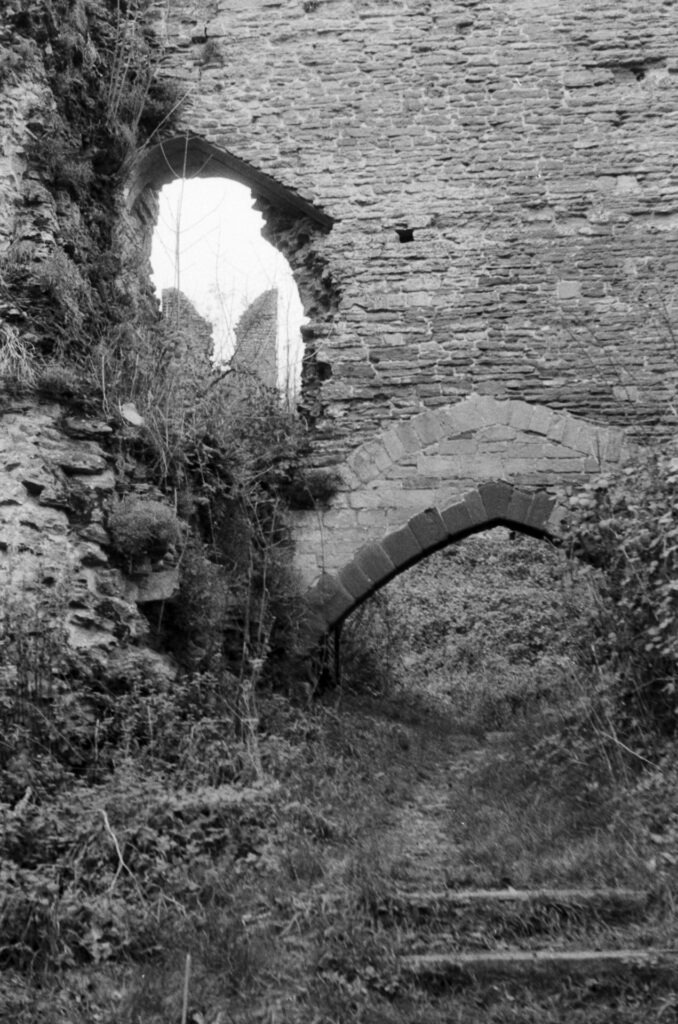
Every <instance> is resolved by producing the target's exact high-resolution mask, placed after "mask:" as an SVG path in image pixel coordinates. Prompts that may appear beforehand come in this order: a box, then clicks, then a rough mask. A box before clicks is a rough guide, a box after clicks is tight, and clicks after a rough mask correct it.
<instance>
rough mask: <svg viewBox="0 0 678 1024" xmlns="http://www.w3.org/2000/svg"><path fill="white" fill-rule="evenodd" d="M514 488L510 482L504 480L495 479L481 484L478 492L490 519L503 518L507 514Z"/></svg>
mask: <svg viewBox="0 0 678 1024" xmlns="http://www.w3.org/2000/svg"><path fill="white" fill-rule="evenodd" d="M513 490H514V489H513V487H511V485H510V484H507V483H504V482H503V481H494V480H493V481H490V482H489V483H484V484H481V485H480V487H479V488H478V494H479V495H480V497H481V500H482V503H483V505H484V506H485V511H486V513H487V518H488V519H502V518H504V517H505V516H506V513H507V511H508V507H509V504H510V502H511V498H512V497H513Z"/></svg>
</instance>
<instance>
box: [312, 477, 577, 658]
mask: <svg viewBox="0 0 678 1024" xmlns="http://www.w3.org/2000/svg"><path fill="white" fill-rule="evenodd" d="M558 521H559V511H558V508H557V505H556V499H555V497H553V496H552V495H550V494H548V493H547V492H545V491H532V492H529V491H522V490H519V489H518V488H516V487H514V486H513V485H511V484H507V483H506V482H505V481H491V482H487V483H484V484H481V485H480V486H479V487H478V488H476V489H475V490H473V491H469V492H467V493H466V494H465V495H464V498H463V500H462V501H460V502H456V503H455V504H454V505H451V506H450V507H449V508H444V509H442V510H439V509H437V508H427V509H425V510H424V511H423V512H420V513H419V514H418V515H416V516H413V517H412V518H411V519H410V521H409V523H408V525H407V526H405V527H401V528H400V529H397V530H394V531H392V532H390V533H389V534H388V535H387V536H385V537H382V539H381V540H380V541H374V542H372V543H371V544H366V545H365V546H363V547H361V548H360V549H359V551H358V552H357V554H356V555H355V558H354V559H353V560H352V561H351V562H349V563H348V564H347V565H345V566H344V567H343V568H342V569H341V571H340V572H339V573H338V574H337V575H336V576H335V575H333V574H332V573H328V572H325V573H323V575H322V576H321V577H320V579H319V581H318V582H317V583H316V584H315V585H314V586H311V587H310V588H309V590H308V592H307V595H306V600H307V605H308V607H309V608H310V609H312V611H313V616H314V623H313V625H312V627H311V626H309V631H308V632H309V638H310V641H311V643H314V642H315V641H316V640H317V638H318V637H319V636H321V635H322V634H324V633H326V632H327V631H328V630H329V629H331V628H332V627H334V626H336V625H337V624H339V623H340V622H342V621H343V619H344V618H345V617H346V616H347V615H350V613H351V612H352V611H353V610H354V609H355V608H356V607H357V606H358V605H359V604H361V603H362V601H364V600H365V599H366V598H367V597H369V596H370V594H372V593H374V592H375V591H376V590H378V589H379V588H380V587H382V586H384V584H385V583H388V582H389V580H391V579H392V578H393V577H394V576H395V575H397V573H399V572H402V571H403V569H406V568H407V567H408V566H409V565H413V564H414V563H415V562H418V561H419V560H420V559H421V558H424V557H426V555H428V554H430V553H431V552H432V551H435V550H436V549H437V548H441V547H444V546H445V545H446V544H453V543H456V542H458V541H460V540H462V539H463V538H464V537H467V536H468V535H469V534H470V533H476V532H478V531H479V530H486V529H491V528H492V527H494V526H499V525H504V526H511V527H513V528H515V529H518V530H521V531H523V532H525V533H529V534H531V535H532V536H536V537H541V538H549V539H555V538H556V537H557V531H558Z"/></svg>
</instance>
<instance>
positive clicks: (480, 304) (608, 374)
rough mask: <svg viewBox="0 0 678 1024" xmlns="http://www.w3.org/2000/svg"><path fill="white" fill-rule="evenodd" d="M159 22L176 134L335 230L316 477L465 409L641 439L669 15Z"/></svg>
mask: <svg viewBox="0 0 678 1024" xmlns="http://www.w3.org/2000/svg"><path fill="white" fill-rule="evenodd" d="M169 7H170V10H169V13H168V12H167V11H166V9H165V8H166V5H165V4H164V3H162V4H160V3H159V4H158V6H157V11H156V16H157V20H156V22H155V24H156V27H157V30H158V33H159V35H160V36H161V37H162V38H164V39H165V41H166V45H167V53H166V56H165V58H164V62H163V68H164V73H165V74H167V75H168V76H171V77H173V78H176V79H178V80H179V81H180V82H181V83H182V88H185V89H186V90H187V100H186V104H185V108H184V111H183V114H182V122H183V125H184V127H185V128H187V129H190V130H191V131H193V132H195V133H197V134H199V135H201V136H203V137H204V138H206V139H208V140H209V141H210V142H212V143H214V144H215V145H217V146H220V147H223V148H225V149H228V150H230V151H231V152H233V153H235V154H236V155H237V156H238V157H240V158H242V159H244V160H247V161H248V162H250V163H251V164H253V165H254V166H256V167H258V168H260V169H261V170H263V171H264V172H266V173H268V174H270V175H272V176H273V177H274V178H276V179H277V180H278V181H279V182H280V183H282V184H283V185H285V186H287V187H290V188H294V189H297V190H298V191H299V192H300V193H301V194H302V195H303V196H304V197H305V198H306V199H309V200H312V201H313V202H314V203H316V204H318V205H319V206H320V207H321V208H322V209H324V210H325V211H326V212H327V213H328V214H330V215H331V216H332V217H334V218H335V219H336V221H337V223H336V224H335V226H334V228H333V229H332V231H331V232H330V233H329V235H327V236H326V237H324V238H323V237H318V238H316V239H315V241H314V245H315V247H316V249H317V250H318V251H320V253H321V254H322V256H323V258H324V259H325V260H326V267H327V273H328V274H329V275H330V276H331V280H332V287H333V288H334V289H337V290H338V293H339V295H340V299H339V301H338V304H336V305H335V306H334V307H332V308H331V309H328V310H326V311H325V312H323V311H322V310H315V311H314V313H313V317H314V320H315V321H316V324H315V326H314V327H313V331H314V336H315V342H316V346H317V356H318V358H319V359H320V360H321V361H322V362H323V363H324V364H327V365H328V366H329V371H328V369H327V366H326V367H325V370H324V372H323V378H324V379H323V381H322V385H321V407H322V413H321V416H320V418H319V421H318V428H319V434H318V443H319V452H320V454H319V457H320V455H321V454H322V449H323V447H325V449H326V451H327V453H328V455H330V456H331V457H333V458H339V457H340V456H341V454H342V450H346V449H349V448H353V447H355V446H356V445H357V444H359V443H360V442H362V441H365V440H366V439H368V438H369V437H371V436H374V434H375V433H376V432H377V431H378V429H380V428H382V427H385V426H386V425H387V424H388V423H390V422H392V421H393V420H404V419H406V418H408V417H410V416H411V415H412V414H414V413H416V412H419V411H421V409H422V408H427V407H428V408H430V407H436V406H439V405H449V404H450V403H454V402H455V401H457V400H460V399H462V398H463V397H464V396H466V395H467V394H469V393H471V392H479V393H486V394H491V395H494V396H495V397H497V398H500V399H503V398H520V399H524V400H526V401H528V402H534V403H543V404H545V405H547V406H550V407H551V408H556V409H566V410H568V411H569V412H571V413H573V414H575V415H577V416H581V417H585V418H587V419H592V420H594V421H599V422H607V423H616V424H620V425H627V424H628V425H631V426H632V427H634V429H635V430H636V432H640V433H642V432H643V430H644V429H645V428H646V427H647V426H648V425H649V426H652V425H653V424H654V423H655V421H656V419H657V417H658V416H660V415H661V414H662V413H663V412H664V411H665V409H666V403H667V400H668V399H669V398H670V397H671V396H673V394H674V392H675V382H676V370H675V354H676V353H675V344H674V342H673V340H672V339H671V336H670V332H669V331H668V330H667V326H666V324H665V322H664V321H665V318H666V316H667V315H668V316H669V317H670V316H671V314H672V312H673V310H674V306H675V302H676V281H678V247H677V245H676V242H677V240H678V173H677V170H676V145H675V138H676V128H677V127H678V114H677V111H678V56H677V55H678V19H677V18H676V10H675V6H674V5H673V3H670V2H660V0H656V2H654V3H652V4H650V5H649V6H648V5H647V4H641V3H638V2H636V0H596V2H595V3H591V2H590V0H568V3H564V2H560V0H558V2H556V0H540V2H534V0H458V2H454V0H428V2H423V0H399V2H398V0H318V2H317V3H316V2H310V3H309V2H306V3H303V2H302V0H298V2H297V0H285V2H282V0H218V2H216V0H215V2H211V3H210V2H201V3H191V2H189V0H184V2H180V0H175V2H173V3H172V4H171V5H169ZM405 229H407V230H405ZM398 231H400V235H401V236H402V237H404V238H405V239H407V238H408V237H409V234H408V232H409V233H412V240H411V241H400V240H399V234H398ZM302 297H303V286H302ZM330 372H331V375H330Z"/></svg>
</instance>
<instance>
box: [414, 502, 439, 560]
mask: <svg viewBox="0 0 678 1024" xmlns="http://www.w3.org/2000/svg"><path fill="white" fill-rule="evenodd" d="M407 525H408V526H409V528H410V530H411V531H412V533H413V534H414V536H415V537H416V538H417V540H418V542H419V544H420V545H421V547H422V550H423V551H428V549H429V548H432V547H436V545H438V544H442V543H444V542H445V541H446V540H447V528H446V526H445V524H444V522H443V521H442V519H441V517H440V512H439V511H438V509H437V508H427V509H426V510H425V511H424V512H420V513H419V515H418V516H413V517H412V518H411V519H410V521H409V523H408V524H407Z"/></svg>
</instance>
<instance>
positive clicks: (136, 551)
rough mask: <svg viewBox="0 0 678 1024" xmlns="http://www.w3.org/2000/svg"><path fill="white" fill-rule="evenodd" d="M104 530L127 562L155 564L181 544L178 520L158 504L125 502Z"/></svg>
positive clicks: (139, 501) (113, 513) (164, 506)
mask: <svg viewBox="0 0 678 1024" xmlns="http://www.w3.org/2000/svg"><path fill="white" fill-rule="evenodd" d="M108 528H109V530H110V532H111V534H112V537H113V541H114V543H115V547H116V548H117V550H118V551H119V552H120V553H121V554H122V555H125V556H126V557H127V558H129V559H130V560H131V561H137V560H140V559H144V558H150V559H151V560H152V561H157V560H158V559H160V558H162V557H163V555H165V554H167V552H168V551H170V550H171V549H172V548H176V547H177V546H178V545H179V542H180V540H181V526H180V524H179V520H178V519H177V517H176V515H175V513H174V511H173V510H172V509H171V508H169V507H168V506H167V505H163V504H162V502H160V501H141V500H139V499H138V498H127V499H125V500H124V501H122V502H121V503H120V505H119V506H118V507H117V508H116V509H115V510H114V511H113V512H112V513H111V515H110V516H109V520H108Z"/></svg>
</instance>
